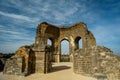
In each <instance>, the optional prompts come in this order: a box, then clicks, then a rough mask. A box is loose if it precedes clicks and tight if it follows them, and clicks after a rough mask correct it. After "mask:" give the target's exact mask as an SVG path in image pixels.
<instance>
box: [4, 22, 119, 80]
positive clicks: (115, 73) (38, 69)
mask: <svg viewBox="0 0 120 80" xmlns="http://www.w3.org/2000/svg"><path fill="white" fill-rule="evenodd" d="M48 39H50V40H51V42H52V45H48V43H47V41H48ZM63 40H67V41H68V42H69V46H70V53H69V58H70V62H72V63H73V71H74V73H76V74H81V75H86V76H88V75H89V76H94V77H102V78H107V79H108V80H120V57H118V56H117V55H115V54H114V53H113V52H112V51H111V50H110V49H108V48H106V47H104V46H96V39H95V37H94V35H93V34H92V33H91V32H90V31H89V30H88V29H87V26H86V24H85V23H82V22H80V23H76V24H74V25H72V26H70V27H58V26H55V25H52V24H48V23H46V22H43V23H41V24H39V25H38V26H37V29H36V37H35V43H34V44H33V45H30V46H22V47H20V48H19V49H18V50H17V51H16V54H15V55H14V56H12V57H11V58H10V59H8V60H7V61H6V64H5V67H4V74H15V75H29V74H32V73H48V72H50V71H51V70H52V62H57V63H58V62H60V58H61V50H60V49H61V46H60V43H61V41H63ZM79 40H82V47H81V48H79V47H78V46H79V44H78V42H79Z"/></svg>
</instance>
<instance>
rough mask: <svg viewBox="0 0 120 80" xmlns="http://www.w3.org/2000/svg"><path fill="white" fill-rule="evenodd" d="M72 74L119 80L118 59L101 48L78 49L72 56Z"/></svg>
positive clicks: (119, 64)
mask: <svg viewBox="0 0 120 80" xmlns="http://www.w3.org/2000/svg"><path fill="white" fill-rule="evenodd" d="M73 64H74V72H75V73H77V74H82V75H89V76H93V77H96V76H97V77H98V76H103V77H104V78H108V80H120V57H118V56H116V55H115V54H113V52H112V51H111V50H110V49H108V48H106V47H103V46H93V47H90V48H84V49H79V50H76V51H75V54H74V63H73Z"/></svg>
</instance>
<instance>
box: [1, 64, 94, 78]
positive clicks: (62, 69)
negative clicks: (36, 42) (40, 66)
mask: <svg viewBox="0 0 120 80" xmlns="http://www.w3.org/2000/svg"><path fill="white" fill-rule="evenodd" d="M0 80H96V79H94V78H91V77H85V76H82V75H78V74H74V73H73V67H72V63H69V62H62V63H54V64H53V69H52V72H50V73H48V74H40V73H35V74H31V75H29V76H26V77H24V76H17V75H3V73H2V72H0Z"/></svg>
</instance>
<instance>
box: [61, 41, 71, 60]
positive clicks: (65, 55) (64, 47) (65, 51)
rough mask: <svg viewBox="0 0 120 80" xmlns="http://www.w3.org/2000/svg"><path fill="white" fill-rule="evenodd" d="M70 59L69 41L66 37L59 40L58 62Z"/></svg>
mask: <svg viewBox="0 0 120 80" xmlns="http://www.w3.org/2000/svg"><path fill="white" fill-rule="evenodd" d="M69 61H70V42H69V40H68V39H63V40H61V41H60V62H69Z"/></svg>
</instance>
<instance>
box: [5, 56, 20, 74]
mask: <svg viewBox="0 0 120 80" xmlns="http://www.w3.org/2000/svg"><path fill="white" fill-rule="evenodd" d="M21 73H22V57H19V58H10V59H8V60H7V61H6V65H5V67H4V74H16V75H21Z"/></svg>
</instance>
